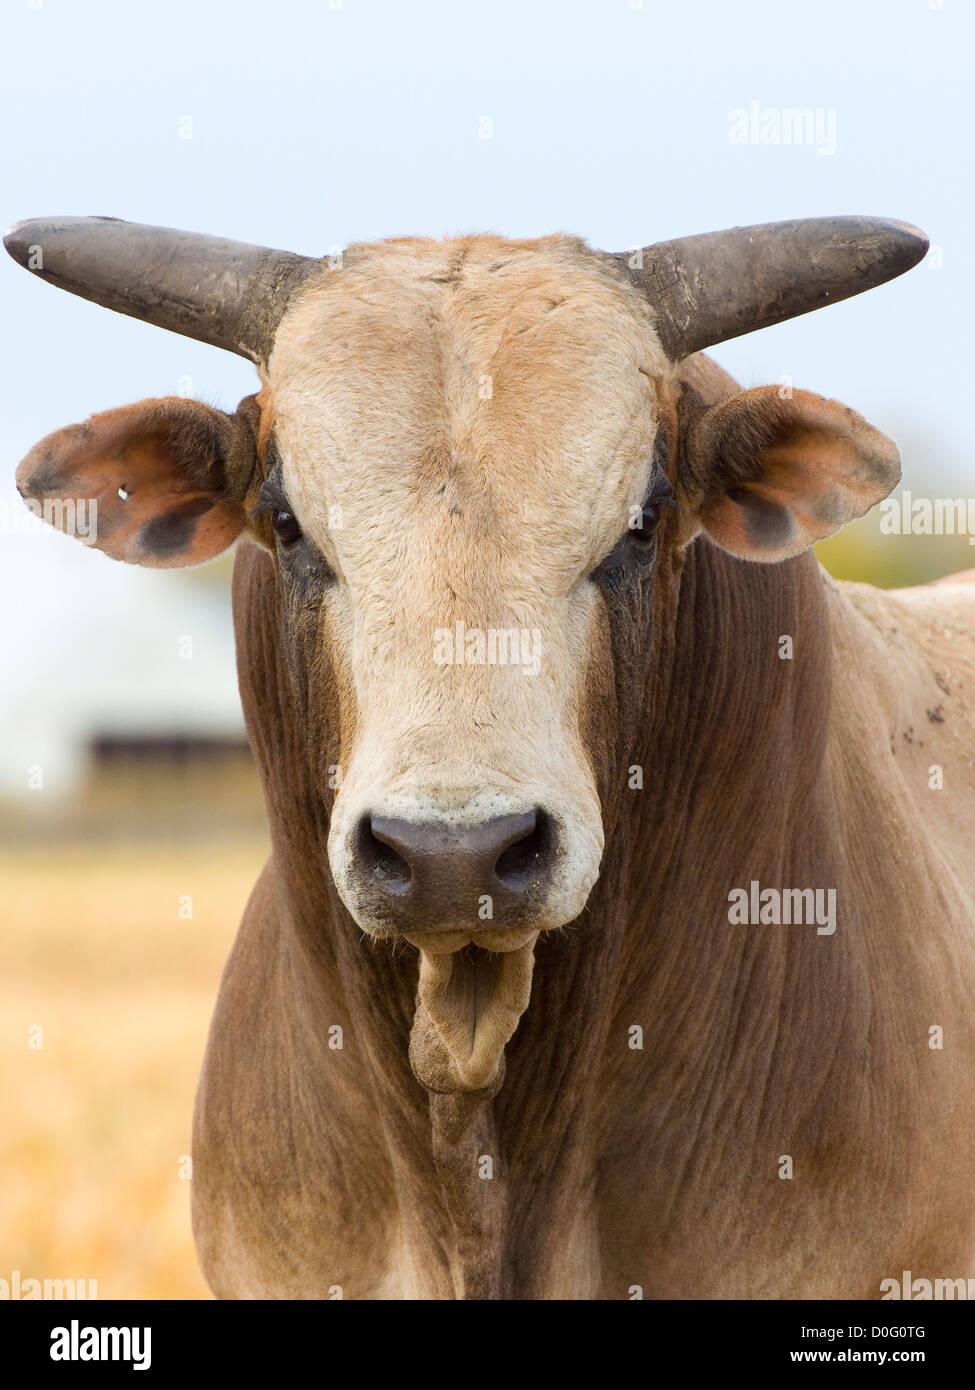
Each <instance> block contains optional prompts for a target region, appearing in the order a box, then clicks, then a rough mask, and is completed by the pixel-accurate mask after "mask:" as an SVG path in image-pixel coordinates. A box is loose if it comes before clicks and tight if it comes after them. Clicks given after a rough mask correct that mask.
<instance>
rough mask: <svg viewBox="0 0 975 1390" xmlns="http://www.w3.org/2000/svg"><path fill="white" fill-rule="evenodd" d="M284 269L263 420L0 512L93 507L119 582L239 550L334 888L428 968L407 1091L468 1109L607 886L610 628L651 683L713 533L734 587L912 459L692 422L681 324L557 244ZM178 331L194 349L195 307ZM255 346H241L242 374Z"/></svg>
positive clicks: (209, 429)
mask: <svg viewBox="0 0 975 1390" xmlns="http://www.w3.org/2000/svg"><path fill="white" fill-rule="evenodd" d="M113 225H114V227H116V228H118V227H125V226H126V224H113ZM801 225H805V224H801ZM141 230H142V231H143V232H145V231H147V230H149V229H141ZM113 234H114V233H113ZM35 235H38V233H36V232H35ZM170 235H177V234H170ZM21 239H22V240H23V239H24V238H21ZM29 239H30V234H29V233H28V235H27V240H28V241H29ZM692 240H694V239H692ZM698 240H706V239H698ZM18 245H19V243H18ZM221 245H226V244H225V243H222V244H221ZM245 250H246V248H245ZM15 254H17V252H16V251H15ZM237 254H238V259H240V257H241V256H242V255H243V252H239V253H237ZM265 254H269V253H265ZM275 254H279V253H275ZM174 259H175V260H178V257H175V253H174V257H171V258H170V261H169V262H167V265H170V266H171V265H172V264H173V262H174ZM295 259H296V258H291V261H293V260H295ZM291 261H289V262H288V263H287V264H286V265H285V266H284V267H283V268H282V267H281V266H280V265H279V266H278V269H277V272H276V274H275V275H274V276H273V277H272V281H273V285H272V287H271V288H267V287H266V288H267V294H269V295H271V296H272V297H273V294H275V293H278V292H279V290H280V286H281V284H282V282H283V281H284V280H285V279H287V278H288V277H289V276H290V277H291V279H292V280H295V279H297V281H298V282H300V283H299V284H298V287H297V289H296V288H295V287H294V286H292V287H291V291H290V296H289V297H288V298H287V299H286V302H285V303H284V305H283V306H279V308H280V311H279V312H277V313H276V316H275V320H274V323H273V332H271V333H270V335H269V336H268V335H267V334H265V337H266V342H265V344H264V346H263V347H262V348H261V350H260V351H254V352H250V351H248V355H252V356H254V357H255V360H257V361H258V364H259V366H260V368H261V374H262V389H261V391H260V393H259V395H258V396H257V397H256V398H254V397H251V398H248V399H247V400H246V401H244V402H242V403H241V406H240V407H239V408H238V411H237V413H236V414H235V415H233V416H228V415H224V414H223V413H222V412H219V411H215V410H212V409H211V408H210V407H207V406H203V405H200V404H198V403H196V402H190V401H183V400H173V401H149V402H143V403H141V404H140V405H137V406H129V407H125V408H124V409H122V410H119V411H111V412H108V413H106V414H104V415H100V416H95V417H93V418H92V420H91V421H89V422H88V423H87V424H85V425H81V426H73V427H70V428H69V429H67V430H62V431H59V432H58V433H57V434H55V435H52V436H49V437H48V439H46V440H44V441H42V442H41V444H39V445H38V446H36V448H35V449H34V450H32V451H31V454H30V455H28V457H27V459H25V461H24V463H23V464H22V465H21V469H20V472H19V474H18V484H19V486H20V488H21V491H22V492H23V493H24V495H25V497H27V498H28V499H29V501H31V502H32V503H34V504H36V505H38V506H39V507H40V506H43V504H44V502H45V501H50V500H52V499H63V498H65V497H75V498H82V497H83V498H86V499H94V500H96V501H97V503H98V514H97V527H98V542H97V543H98V545H99V547H100V548H102V549H104V550H106V551H107V552H108V553H109V554H110V555H113V556H115V557H116V558H120V559H124V560H128V561H131V562H135V563H140V564H149V565H179V564H192V563H199V562H201V561H204V560H207V559H209V558H211V557H212V556H213V555H215V554H217V553H219V552H220V551H221V550H222V549H224V548H225V546H226V545H228V544H229V543H230V542H231V541H232V540H233V539H234V538H236V537H237V536H238V535H240V534H241V533H242V532H246V533H248V534H249V535H250V536H251V537H252V539H254V540H256V541H258V542H259V543H260V544H262V545H264V546H265V547H266V548H267V549H268V550H269V551H270V552H271V553H272V554H273V556H274V557H275V562H276V564H277V566H278V569H279V587H280V590H281V594H282V622H283V625H284V630H285V648H286V650H287V652H288V660H289V665H290V668H291V671H290V675H291V681H292V684H293V686H294V689H295V691H296V692H298V704H299V707H300V710H301V728H300V730H299V731H298V737H299V738H300V740H301V741H303V742H304V744H305V746H306V749H307V752H308V757H307V761H308V764H309V766H311V767H314V768H315V770H316V771H315V777H316V778H317V780H318V793H319V794H320V798H321V804H322V805H323V806H330V815H329V821H328V824H329V829H328V836H327V857H328V864H329V868H330V871H331V875H332V877H333V879H334V883H335V885H336V888H337V890H338V892H339V894H340V895H341V897H342V900H343V902H344V903H345V906H346V907H347V909H348V911H349V913H350V914H351V915H352V917H353V918H354V919H355V921H356V923H357V924H358V925H359V926H360V927H361V928H362V929H363V930H364V931H365V932H367V933H369V934H371V935H373V936H376V937H380V938H406V939H407V940H408V941H409V942H410V943H412V944H413V945H414V946H416V947H417V948H418V950H419V952H420V987H419V1001H418V1008H417V1017H416V1022H415V1025H414V1029H413V1036H412V1040H411V1056H412V1059H413V1064H414V1069H415V1071H416V1073H417V1075H418V1076H419V1077H420V1079H421V1080H422V1081H423V1082H424V1083H425V1084H426V1085H428V1086H429V1087H431V1088H432V1089H437V1090H457V1089H466V1090H478V1089H483V1088H485V1087H489V1086H491V1085H492V1084H493V1083H495V1082H496V1081H497V1079H498V1075H499V1068H500V1061H501V1056H502V1052H503V1048H504V1045H505V1042H506V1041H507V1039H508V1037H510V1035H511V1032H512V1031H513V1029H514V1028H515V1026H516V1025H517V1022H518V1018H519V1017H520V1015H521V1013H522V1011H523V1010H524V1008H525V1006H526V1004H527V1001H528V993H529V988H530V982H531V972H532V959H533V948H534V943H535V940H536V938H537V936H538V934H539V933H540V932H542V931H546V930H551V929H553V928H559V927H562V926H565V925H566V924H567V923H569V922H571V921H573V920H574V919H575V918H577V917H578V916H579V915H580V913H581V912H582V910H583V908H584V906H585V903H586V900H587V897H588V896H589V893H590V891H591V889H592V887H593V885H594V883H595V881H596V879H597V876H598V873H599V866H600V859H601V855H602V851H603V839H604V829H603V818H602V812H601V794H602V793H604V792H605V781H606V777H607V775H608V771H607V761H606V757H605V744H606V730H605V728H601V727H600V725H601V721H600V712H601V711H604V712H605V713H606V714H607V715H608V714H610V712H611V711H612V708H613V699H614V698H615V695H614V691H615V684H614V670H613V666H614V659H613V648H614V631H613V628H614V623H616V622H618V620H619V615H620V613H621V612H623V613H625V614H626V615H628V620H629V621H630V622H631V624H637V625H639V624H640V623H641V622H643V624H644V627H643V629H641V630H642V631H643V634H644V643H643V645H644V656H645V661H646V663H652V661H653V634H652V632H651V630H650V625H649V614H650V612H651V610H652V606H653V605H652V594H653V588H654V575H655V571H656V570H657V568H658V567H659V566H660V565H661V563H662V562H663V561H664V560H665V559H666V561H667V563H668V564H669V563H670V560H671V559H672V558H673V557H676V556H677V555H678V554H679V552H680V551H681V549H682V548H683V547H684V546H686V545H687V544H688V543H689V541H690V540H691V539H692V538H693V537H694V536H695V535H696V534H697V533H698V532H699V531H701V530H704V531H706V532H707V533H708V535H709V537H710V539H711V541H713V542H715V543H717V544H718V545H721V546H723V547H724V548H725V549H727V550H729V551H731V552H732V553H733V554H735V555H737V556H740V557H741V558H744V559H751V560H764V561H776V560H780V559H784V558H786V557H788V556H790V555H794V554H797V553H798V552H799V551H801V550H803V549H805V548H806V547H807V546H808V545H810V544H811V543H812V542H813V541H814V540H817V539H819V538H820V537H822V536H825V535H828V534H830V533H831V532H832V531H834V530H835V529H836V528H837V526H839V525H842V524H843V522H845V521H846V520H848V519H850V517H852V516H855V515H860V514H862V513H863V512H864V511H866V510H867V509H868V507H869V506H871V505H873V503H874V502H876V501H877V500H879V499H880V498H881V497H883V496H885V495H886V494H887V492H889V491H890V489H891V488H892V487H893V486H894V484H895V482H896V480H897V477H898V476H899V470H898V459H897V453H896V450H895V449H894V447H893V446H892V445H891V444H890V441H889V440H886V439H885V438H884V436H882V435H880V434H879V433H878V432H877V431H875V430H873V429H871V427H870V426H869V425H867V424H866V422H865V421H863V420H861V419H860V417H859V416H856V415H854V414H853V412H851V411H847V410H846V409H845V408H844V407H841V406H839V405H837V404H836V403H835V402H830V401H823V400H821V399H820V398H818V397H814V396H811V395H808V394H807V393H803V392H796V393H795V394H794V395H793V396H791V397H790V398H789V399H786V400H783V399H781V398H780V394H779V393H778V392H777V391H776V390H775V389H774V388H766V389H761V390H758V391H750V392H743V393H739V394H737V395H731V396H729V398H728V399H727V400H724V401H722V402H721V403H719V404H716V405H710V406H708V405H706V404H705V403H703V402H701V401H699V400H697V399H695V398H694V395H693V392H690V393H688V392H686V391H685V390H684V388H683V386H682V384H681V382H680V380H679V378H678V374H677V370H676V362H677V359H678V358H679V357H680V355H681V354H680V352H679V351H677V350H675V347H674V342H675V333H676V332H677V329H676V328H675V322H676V319H675V318H674V317H668V315H667V314H666V313H664V312H662V311H661V310H660V309H659V306H658V309H657V313H656V314H655V313H654V312H653V308H652V307H651V306H650V305H649V304H648V301H647V298H646V295H645V293H643V292H642V291H641V286H640V284H639V280H638V277H635V276H634V275H632V274H630V273H629V272H628V267H625V266H624V265H623V264H621V263H620V262H619V261H618V260H616V259H613V258H609V257H605V256H601V255H599V254H597V253H594V252H592V251H590V250H589V249H588V248H586V247H585V246H584V245H583V244H582V243H581V242H578V241H576V240H574V239H571V238H564V237H556V238H547V239H544V240H542V241H539V242H506V241H501V240H499V239H496V238H490V237H477V238H469V239H465V240H462V241H458V242H448V243H434V242H425V241H419V242H416V241H401V242H391V243H383V244H380V245H379V246H376V247H360V248H353V250H352V251H351V252H350V253H349V254H348V255H347V257H346V260H345V263H344V264H343V265H342V266H341V268H329V267H325V266H321V265H319V264H318V263H314V265H313V266H312V267H311V268H308V267H305V268H303V269H302V273H301V274H300V275H296V272H295V267H294V266H293V265H292V264H291ZM47 264H48V266H49V267H50V265H51V258H50V257H49V258H48V261H47ZM248 264H250V262H248ZM255 264H258V265H260V266H261V267H264V268H263V269H262V270H261V271H260V273H261V274H265V273H266V266H265V263H264V261H260V260H259V261H258V262H256V263H255ZM856 264H857V274H862V265H863V258H862V255H861V256H860V258H859V260H857V262H856ZM73 265H74V266H75V267H77V257H76V258H75V261H74V262H73ZM51 273H52V274H53V273H56V272H55V271H52V272H51ZM251 273H252V275H256V274H258V271H257V270H252V272H251ZM888 273H895V272H894V271H888ZM877 278H887V277H886V275H884V276H883V277H879V275H878V277H877ZM61 279H62V280H63V276H62V277H61ZM199 281H200V275H199V273H198V272H196V280H195V282H194V283H196V284H197V289H196V291H195V293H197V294H199V295H201V296H202V297H203V299H204V300H205V296H206V293H207V292H208V291H207V286H206V282H205V280H204V283H203V287H202V289H201V288H200V285H199V283H198V282H199ZM59 282H60V281H59ZM860 287H862V286H860ZM177 288H178V287H177ZM81 292H85V293H88V292H91V288H90V286H89V287H88V288H82V289H81ZM826 292H827V293H830V294H832V295H833V297H842V293H843V292H845V293H850V292H853V291H852V290H851V289H846V290H845V291H843V290H842V289H839V290H838V289H837V287H836V285H835V284H831V285H830V286H829V287H828V288H827V291H826ZM93 297H96V298H101V299H102V300H103V302H108V301H110V299H111V296H110V295H109V294H108V292H107V291H106V290H104V288H101V289H100V290H99V292H98V293H97V294H94V295H93ZM171 297H172V300H173V304H174V305H175V306H176V307H175V308H173V309H172V314H171V317H172V316H173V315H176V316H178V315H182V316H183V317H184V318H185V316H186V314H187V312H188V310H187V296H186V292H185V287H183V291H182V297H181V296H180V294H179V293H177V291H176V289H173V290H172V296H171ZM766 297H767V295H766ZM156 298H157V309H158V301H159V300H163V301H165V296H164V295H161V294H158V293H157V296H156ZM805 307H811V306H810V305H806V306H805ZM799 311H800V310H799V309H796V308H793V309H791V312H799ZM167 312H168V311H167ZM227 312H228V314H229V313H230V310H229V309H228V311H227ZM248 312H250V310H248V308H247V304H246V303H245V305H244V309H243V310H238V311H236V317H233V315H231V317H233V324H234V326H233V331H232V335H231V336H232V341H231V342H227V343H225V345H227V346H234V347H236V350H239V351H242V350H245V349H246V345H247V334H248V333H253V331H255V330H254V324H253V321H252V320H253V314H252V315H251V319H248V318H247V313H248ZM715 312H716V311H715V310H714V309H713V307H712V308H710V309H708V313H710V314H711V317H712V319H713V317H714V313H715ZM241 313H243V318H241ZM706 317H707V315H705V318H706ZM162 319H163V320H165V322H166V326H170V327H173V326H176V327H179V328H180V329H181V331H185V332H192V333H194V334H195V336H199V337H205V338H207V339H208V340H209V341H217V340H219V334H218V333H217V332H216V330H215V329H214V320H213V313H212V312H211V309H210V307H209V306H208V304H207V303H203V304H202V307H201V319H200V322H199V323H196V322H194V324H193V326H189V327H188V326H187V325H186V324H185V323H184V322H171V321H169V320H168V319H166V318H165V314H163V315H162ZM157 321H160V320H159V319H158V318H157ZM765 321H768V320H767V319H766V320H765ZM229 331H230V330H229V329H228V332H229ZM708 331H709V333H710V334H711V335H712V340H714V336H713V335H714V334H715V332H716V329H715V325H714V323H709V325H708ZM734 331H744V330H743V329H742V328H741V327H739V328H737V329H736V330H734ZM719 336H721V335H719ZM723 336H729V333H728V332H725V333H724V334H723ZM242 343H243V344H244V347H242V346H241V344H242ZM689 343H690V345H694V344H693V334H692V335H691V339H690V340H688V339H686V334H685V342H684V346H685V347H687V346H688V345H689ZM48 514H49V515H51V516H63V515H64V514H65V513H64V511H63V509H62V510H61V511H60V512H57V513H48ZM631 693H632V692H631ZM636 694H637V695H638V694H639V692H636ZM263 713H264V717H266V718H270V719H274V718H276V717H279V712H278V711H275V710H273V709H270V710H266V711H264V712H263ZM617 772H618V769H617ZM325 849H326V847H324V846H323V852H324V851H325ZM471 945H473V946H474V947H475V948H478V949H475V950H474V951H473V952H471V951H467V950H466V949H465V948H467V947H469V946H471Z"/></svg>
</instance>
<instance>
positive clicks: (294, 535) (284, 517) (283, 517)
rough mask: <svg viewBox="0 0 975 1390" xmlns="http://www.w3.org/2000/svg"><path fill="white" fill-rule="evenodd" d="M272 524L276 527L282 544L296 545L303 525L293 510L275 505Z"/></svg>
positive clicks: (276, 532)
mask: <svg viewBox="0 0 975 1390" xmlns="http://www.w3.org/2000/svg"><path fill="white" fill-rule="evenodd" d="M271 525H272V526H273V527H274V534H275V535H276V536H277V538H278V540H279V541H280V542H281V544H282V545H294V543H295V541H296V540H297V539H298V537H299V536H300V535H301V527H300V526H299V525H298V519H297V517H295V516H294V514H293V513H292V512H286V511H285V510H284V509H283V508H282V507H275V509H274V511H273V513H272V515H271Z"/></svg>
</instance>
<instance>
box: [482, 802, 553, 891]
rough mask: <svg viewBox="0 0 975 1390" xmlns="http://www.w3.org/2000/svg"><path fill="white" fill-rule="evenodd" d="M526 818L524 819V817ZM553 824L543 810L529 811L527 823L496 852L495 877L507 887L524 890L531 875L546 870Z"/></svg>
mask: <svg viewBox="0 0 975 1390" xmlns="http://www.w3.org/2000/svg"><path fill="white" fill-rule="evenodd" d="M526 819H527V818H526ZM553 842H554V837H553V833H552V823H551V821H550V820H549V818H548V816H547V815H546V814H545V812H544V811H542V810H537V811H534V812H531V813H530V824H529V825H528V826H527V828H526V829H525V830H524V832H523V833H522V834H521V835H519V837H518V838H517V839H516V840H513V841H512V843H511V844H509V845H506V846H505V848H504V849H503V850H502V851H501V853H500V854H499V855H498V860H497V863H496V864H495V866H494V873H495V877H496V878H497V879H498V880H499V881H500V882H501V883H503V884H504V886H505V887H506V888H509V889H512V890H514V891H520V890H523V889H525V888H526V887H527V886H528V884H529V882H530V881H531V879H532V877H533V876H535V875H537V874H539V873H542V872H544V871H546V870H547V868H548V863H549V860H550V859H551V856H552V846H553Z"/></svg>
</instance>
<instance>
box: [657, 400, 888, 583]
mask: <svg viewBox="0 0 975 1390" xmlns="http://www.w3.org/2000/svg"><path fill="white" fill-rule="evenodd" d="M684 463H685V468H686V470H687V473H688V477H687V478H686V479H685V482H688V483H689V484H690V490H691V492H692V494H694V495H696V497H697V499H698V518H699V520H700V523H701V526H702V527H703V528H704V530H705V531H706V532H707V534H708V535H709V536H710V537H711V539H712V540H713V541H714V542H715V543H716V544H717V545H719V546H721V548H722V549H723V550H727V551H729V552H730V553H731V554H732V555H737V556H738V557H739V558H741V559H744V560H764V561H777V560H785V559H788V558H789V557H790V556H792V555H798V554H799V553H800V551H803V550H805V549H807V547H808V546H810V545H813V544H815V542H816V541H820V540H824V539H825V538H826V537H827V536H831V535H832V534H833V532H834V531H838V530H839V528H840V527H841V526H845V525H846V523H847V522H848V521H852V520H853V519H854V517H858V516H863V515H864V513H866V512H868V511H869V510H870V508H871V507H872V506H874V505H875V504H876V503H877V502H879V501H881V500H882V499H883V498H884V497H886V496H887V494H888V493H889V492H890V491H891V490H892V489H893V488H894V487H896V485H897V483H898V481H899V479H900V455H899V454H898V451H897V446H896V445H895V444H894V443H893V441H892V440H890V439H888V438H887V436H886V435H884V434H881V433H880V431H879V430H876V429H874V428H873V426H872V425H869V424H867V422H866V420H864V419H863V417H862V416H860V415H857V414H856V412H855V411H853V410H850V409H848V408H847V407H846V406H844V405H841V404H840V403H839V402H838V401H830V400H826V399H825V398H824V397H822V396H815V395H813V394H812V393H811V392H809V391H795V392H789V393H786V394H784V393H783V388H780V387H777V386H762V387H758V388H757V389H756V390H753V391H743V392H741V393H740V394H739V395H735V396H732V397H731V398H730V399H729V400H725V401H722V402H721V404H720V405H715V406H712V407H711V408H710V409H706V410H704V411H703V412H702V413H700V414H699V415H698V416H697V418H696V419H695V420H694V421H693V423H692V424H691V425H690V427H689V430H688V434H687V437H686V441H685V448H684Z"/></svg>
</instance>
